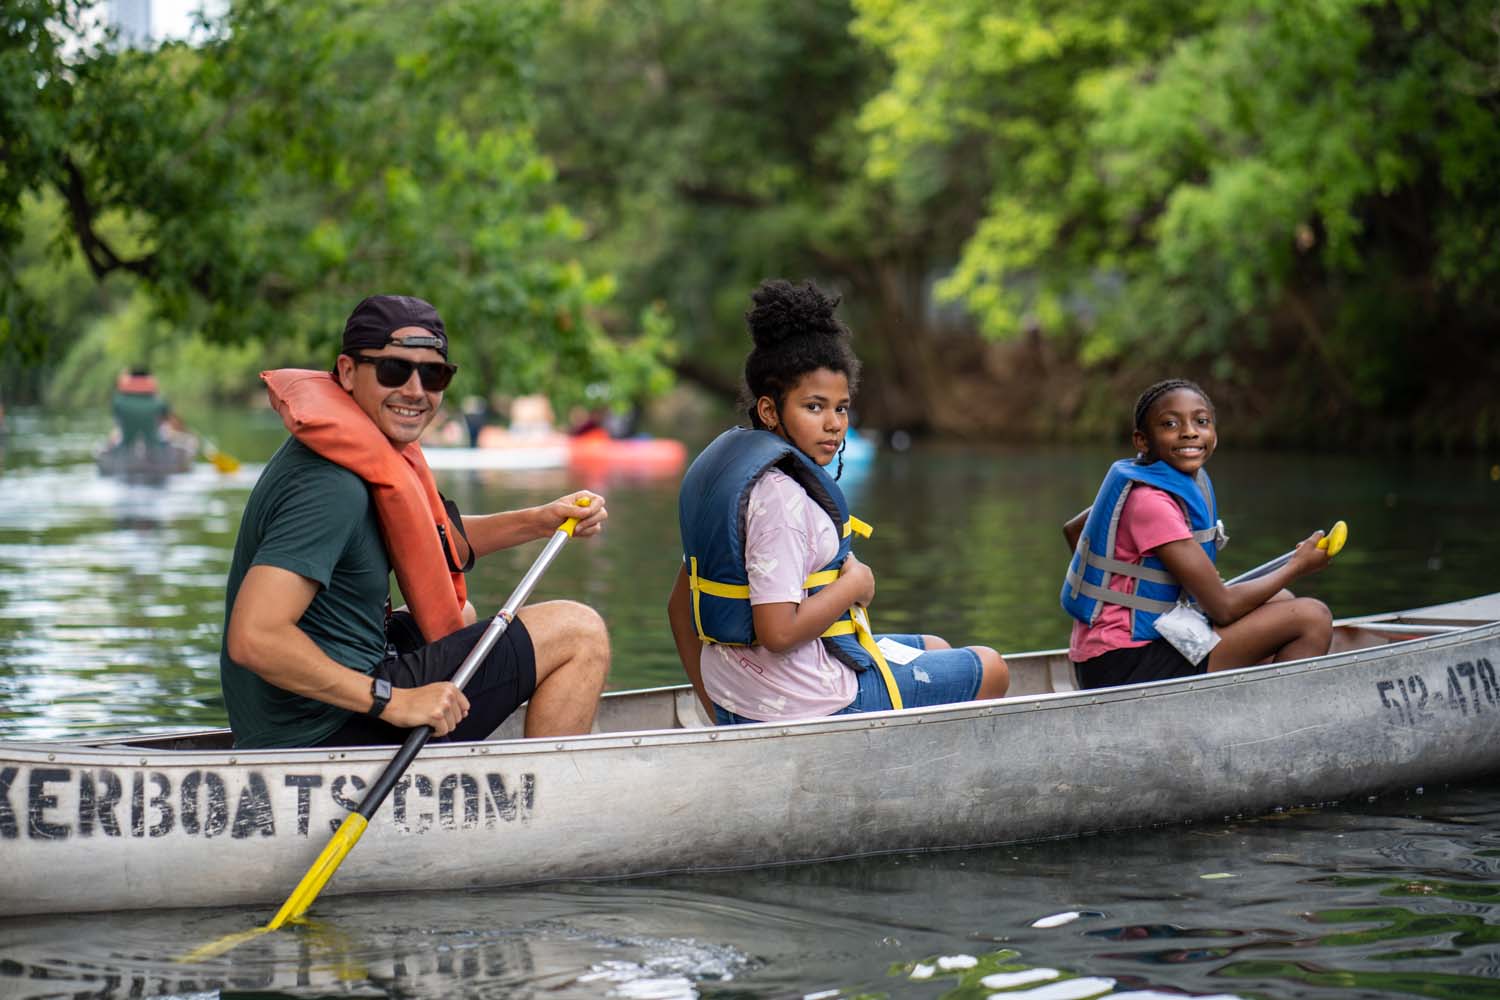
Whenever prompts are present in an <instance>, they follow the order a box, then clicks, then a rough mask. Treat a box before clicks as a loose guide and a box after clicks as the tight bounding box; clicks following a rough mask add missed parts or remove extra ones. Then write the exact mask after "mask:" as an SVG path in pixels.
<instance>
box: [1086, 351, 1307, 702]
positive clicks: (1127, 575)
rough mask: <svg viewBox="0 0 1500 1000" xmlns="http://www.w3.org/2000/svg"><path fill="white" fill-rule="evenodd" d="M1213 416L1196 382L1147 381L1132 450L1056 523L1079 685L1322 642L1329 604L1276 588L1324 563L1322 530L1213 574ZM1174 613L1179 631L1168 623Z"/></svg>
mask: <svg viewBox="0 0 1500 1000" xmlns="http://www.w3.org/2000/svg"><path fill="white" fill-rule="evenodd" d="M1214 421H1215V417H1214V405H1213V403H1212V402H1211V401H1210V400H1209V398H1208V394H1207V393H1205V392H1204V391H1203V390H1202V389H1201V388H1199V387H1198V386H1197V385H1195V384H1194V383H1192V382H1188V381H1186V380H1184V379H1169V380H1167V381H1164V382H1158V383H1156V384H1155V385H1153V386H1151V387H1150V388H1149V389H1147V390H1146V391H1145V392H1144V393H1142V394H1141V396H1140V399H1138V400H1137V401H1136V405H1135V431H1134V434H1133V435H1132V437H1133V440H1134V443H1135V447H1136V451H1137V453H1138V454H1137V456H1136V458H1135V459H1134V460H1133V461H1132V460H1130V459H1124V460H1121V461H1119V462H1116V463H1115V464H1114V465H1113V466H1111V467H1110V471H1109V474H1108V475H1107V476H1105V479H1104V483H1103V485H1101V486H1100V488H1099V495H1098V496H1097V497H1096V498H1095V500H1094V503H1093V505H1092V506H1091V507H1089V508H1087V509H1085V510H1084V511H1082V512H1081V513H1079V514H1078V515H1077V516H1076V517H1074V518H1072V519H1071V520H1070V521H1068V523H1067V524H1065V525H1064V526H1063V535H1064V536H1065V537H1066V538H1067V540H1068V544H1069V546H1070V547H1072V548H1073V550H1074V552H1073V559H1072V561H1071V562H1070V563H1069V566H1068V574H1067V578H1066V579H1065V581H1064V583H1063V589H1062V604H1063V608H1064V610H1066V611H1067V612H1068V613H1069V614H1070V615H1072V616H1073V617H1074V618H1075V619H1076V621H1074V623H1073V635H1072V639H1071V641H1070V643H1069V647H1068V656H1069V658H1070V659H1072V660H1073V662H1074V663H1076V664H1077V667H1078V681H1079V684H1080V685H1082V686H1083V687H1085V688H1099V687H1111V686H1114V685H1119V684H1141V683H1145V682H1147V681H1155V680H1162V679H1164V678H1168V677H1183V676H1188V675H1191V674H1201V673H1205V672H1207V671H1211V670H1229V669H1231V668H1234V667H1244V666H1249V665H1250V664H1254V663H1260V662H1262V661H1265V660H1268V659H1270V660H1278V661H1279V660H1293V659H1300V658H1302V657H1306V656H1321V655H1322V654H1324V653H1326V652H1328V647H1329V644H1330V642H1331V640H1332V636H1333V622H1332V616H1331V615H1330V614H1329V612H1328V608H1327V607H1326V606H1325V605H1324V604H1323V602H1321V601H1318V600H1315V599H1313V598H1310V597H1293V596H1292V594H1291V593H1290V592H1289V591H1287V590H1286V589H1285V587H1286V586H1287V584H1289V583H1291V582H1292V581H1293V580H1295V579H1297V578H1298V577H1302V576H1306V575H1308V574H1309V573H1316V572H1318V571H1319V570H1321V569H1322V568H1323V567H1324V566H1326V565H1328V554H1327V552H1325V551H1324V550H1322V549H1320V548H1318V547H1317V543H1318V540H1319V539H1320V538H1322V537H1323V532H1321V531H1318V532H1314V533H1313V535H1312V536H1311V537H1309V538H1307V539H1305V540H1303V541H1302V542H1301V543H1300V544H1299V545H1298V546H1297V548H1296V551H1295V552H1294V553H1293V555H1292V557H1291V559H1290V561H1288V562H1287V563H1286V564H1285V565H1284V566H1282V567H1281V568H1279V569H1277V570H1276V571H1274V572H1272V573H1268V574H1266V575H1265V576H1261V577H1257V578H1255V579H1253V580H1246V581H1245V582H1243V583H1237V584H1235V585H1233V586H1226V585H1225V583H1224V582H1223V580H1221V579H1220V578H1219V573H1218V570H1217V569H1215V567H1214V561H1215V558H1216V556H1217V552H1218V548H1219V547H1220V546H1221V545H1222V544H1223V542H1224V541H1225V540H1226V536H1225V535H1224V529H1223V524H1222V522H1220V521H1219V515H1218V507H1217V503H1216V501H1215V498H1214V493H1213V484H1212V483H1211V482H1210V481H1209V478H1208V473H1207V472H1206V471H1205V470H1204V468H1203V466H1204V465H1205V463H1207V462H1208V459H1209V457H1210V456H1211V455H1213V453H1214V446H1215V444H1216V443H1217V440H1218V434H1217V429H1216V427H1215V422H1214ZM1188 596H1191V598H1192V599H1193V600H1194V601H1196V603H1197V606H1198V608H1199V609H1201V611H1202V612H1203V614H1204V615H1206V616H1207V618H1208V620H1209V621H1210V622H1212V630H1211V631H1210V629H1209V627H1208V624H1207V623H1205V622H1203V621H1202V619H1201V618H1199V617H1197V616H1195V615H1192V614H1191V613H1187V617H1186V618H1184V613H1183V612H1178V611H1176V610H1175V609H1176V607H1177V604H1178V602H1179V600H1181V599H1184V598H1186V597H1188ZM1163 615H1171V616H1172V617H1170V618H1167V619H1166V620H1162V616H1163ZM1183 621H1186V622H1187V625H1186V626H1183V628H1185V630H1186V631H1187V632H1188V633H1189V634H1188V635H1187V637H1186V638H1185V639H1184V638H1183V637H1182V636H1181V635H1180V634H1179V630H1178V628H1177V627H1176V623H1178V622H1183ZM1158 625H1160V629H1161V631H1158ZM1169 626H1172V627H1169ZM1195 630H1201V633H1202V634H1201V636H1194V635H1192V634H1191V633H1192V632H1193V631H1195ZM1164 635H1173V636H1174V638H1175V641H1176V642H1177V645H1175V646H1174V645H1173V643H1172V642H1169V641H1168V640H1167V639H1166V638H1164V637H1163V636H1164ZM1215 637H1216V638H1215ZM1179 646H1185V647H1186V648H1189V649H1192V650H1193V651H1194V652H1195V654H1196V655H1195V658H1193V659H1191V660H1190V659H1189V658H1188V657H1187V656H1185V655H1183V654H1182V653H1181V652H1179V651H1178V647H1179ZM1200 650H1202V651H1205V652H1199V651H1200Z"/></svg>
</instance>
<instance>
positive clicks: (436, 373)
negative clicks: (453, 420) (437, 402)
mask: <svg viewBox="0 0 1500 1000" xmlns="http://www.w3.org/2000/svg"><path fill="white" fill-rule="evenodd" d="M349 357H351V358H353V359H354V360H355V362H356V363H358V364H364V365H374V366H375V381H377V382H379V383H380V384H381V385H383V386H385V387H386V388H387V389H399V388H401V387H402V386H403V385H405V384H406V383H407V382H408V381H410V380H411V373H412V369H414V368H415V369H416V371H417V376H418V377H419V378H421V380H422V388H423V389H426V390H427V391H428V392H442V391H443V390H444V389H446V388H448V383H449V382H452V381H453V373H454V372H456V371H458V365H450V364H449V363H448V362H446V361H408V360H406V359H405V358H392V357H383V358H372V357H370V355H368V354H350V355H349Z"/></svg>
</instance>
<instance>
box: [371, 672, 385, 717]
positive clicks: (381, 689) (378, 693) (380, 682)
mask: <svg viewBox="0 0 1500 1000" xmlns="http://www.w3.org/2000/svg"><path fill="white" fill-rule="evenodd" d="M370 697H371V698H373V699H375V703H374V704H373V705H371V706H370V711H369V712H368V713H366V714H367V715H369V716H370V718H372V719H378V718H380V713H381V712H384V711H385V706H386V705H388V704H390V701H391V682H390V681H388V680H386V679H385V678H384V677H376V678H375V679H374V680H372V681H370Z"/></svg>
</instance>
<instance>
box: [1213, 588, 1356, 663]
mask: <svg viewBox="0 0 1500 1000" xmlns="http://www.w3.org/2000/svg"><path fill="white" fill-rule="evenodd" d="M1218 632H1219V637H1220V641H1219V644H1218V645H1217V646H1215V647H1214V650H1213V652H1212V653H1210V654H1209V655H1208V669H1209V670H1210V671H1214V670H1232V669H1233V668H1235V667H1245V666H1249V665H1250V664H1252V663H1259V662H1261V661H1262V660H1265V659H1267V658H1268V657H1269V658H1270V659H1272V660H1274V661H1276V662H1280V661H1283V660H1298V659H1301V658H1303V657H1306V656H1322V655H1323V654H1324V653H1326V652H1328V647H1329V644H1330V643H1331V642H1332V641H1333V615H1332V614H1331V613H1330V612H1329V610H1328V606H1327V605H1326V604H1324V603H1323V602H1322V601H1319V600H1317V599H1315V598H1312V597H1294V598H1290V599H1287V600H1279V601H1268V602H1267V603H1265V604H1262V605H1261V606H1260V607H1258V608H1256V609H1255V610H1254V611H1252V612H1250V613H1249V614H1248V615H1246V616H1245V617H1243V618H1241V619H1240V620H1239V621H1237V622H1235V623H1233V624H1232V625H1226V626H1224V627H1222V628H1220V629H1219V630H1218Z"/></svg>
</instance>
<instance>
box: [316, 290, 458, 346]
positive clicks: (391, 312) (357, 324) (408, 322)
mask: <svg viewBox="0 0 1500 1000" xmlns="http://www.w3.org/2000/svg"><path fill="white" fill-rule="evenodd" d="M411 326H415V327H418V328H420V329H423V330H426V331H427V332H428V333H430V334H431V335H432V336H430V337H423V336H420V335H418V336H412V335H407V336H405V337H403V338H401V341H400V343H401V346H402V347H432V348H436V349H437V351H438V353H440V354H441V355H442V356H443V357H445V358H446V357H447V356H448V334H447V332H446V331H444V329H443V318H442V317H441V316H439V315H438V311H437V310H436V309H434V308H433V306H432V303H430V302H425V301H423V300H422V299H418V298H413V297H412V296H410V295H371V296H370V297H369V298H367V299H365V300H364V301H363V302H361V303H360V304H359V305H357V306H355V307H354V311H353V312H352V313H350V314H349V319H348V321H347V322H346V323H345V324H344V346H343V347H341V348H340V349H339V353H341V354H348V353H350V352H351V351H358V350H361V349H369V350H379V349H380V348H382V347H384V346H386V345H387V344H390V343H392V340H391V334H393V333H395V332H396V331H397V330H404V329H406V328H407V327H411Z"/></svg>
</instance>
